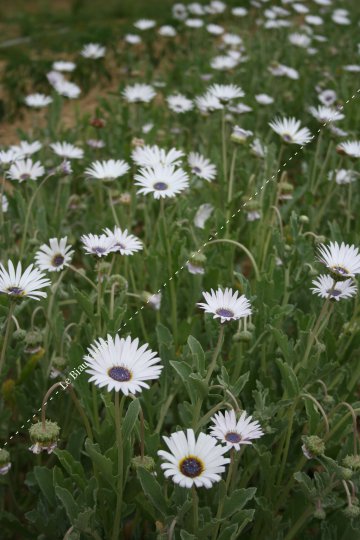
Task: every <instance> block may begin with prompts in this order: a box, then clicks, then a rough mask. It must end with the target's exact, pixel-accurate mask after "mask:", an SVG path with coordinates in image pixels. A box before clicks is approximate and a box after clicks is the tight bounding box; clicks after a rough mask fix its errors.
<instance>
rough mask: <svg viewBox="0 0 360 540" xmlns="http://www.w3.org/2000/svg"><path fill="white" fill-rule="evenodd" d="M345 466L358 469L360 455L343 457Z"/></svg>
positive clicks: (359, 466) (359, 467)
mask: <svg viewBox="0 0 360 540" xmlns="http://www.w3.org/2000/svg"><path fill="white" fill-rule="evenodd" d="M343 465H344V467H347V468H349V469H353V470H354V471H358V470H359V469H360V456H355V455H349V456H346V457H344V459H343Z"/></svg>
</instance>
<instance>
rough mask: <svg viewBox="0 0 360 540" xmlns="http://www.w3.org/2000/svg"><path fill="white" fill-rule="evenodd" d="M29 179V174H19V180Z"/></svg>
mask: <svg viewBox="0 0 360 540" xmlns="http://www.w3.org/2000/svg"><path fill="white" fill-rule="evenodd" d="M29 178H30V174H28V173H23V174H20V180H29Z"/></svg>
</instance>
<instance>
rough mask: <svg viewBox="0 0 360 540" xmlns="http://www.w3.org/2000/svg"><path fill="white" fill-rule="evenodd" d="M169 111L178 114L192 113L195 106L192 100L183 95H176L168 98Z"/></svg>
mask: <svg viewBox="0 0 360 540" xmlns="http://www.w3.org/2000/svg"><path fill="white" fill-rule="evenodd" d="M166 101H167V104H168V106H169V109H171V110H172V111H174V112H176V113H185V112H188V111H191V109H192V108H193V107H194V104H193V102H192V100H191V99H188V98H187V97H186V96H183V95H182V94H175V95H173V96H168V97H167V98H166Z"/></svg>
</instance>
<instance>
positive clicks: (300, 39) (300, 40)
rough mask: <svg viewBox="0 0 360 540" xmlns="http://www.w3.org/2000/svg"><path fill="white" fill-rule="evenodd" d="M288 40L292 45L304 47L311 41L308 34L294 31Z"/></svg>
mask: <svg viewBox="0 0 360 540" xmlns="http://www.w3.org/2000/svg"><path fill="white" fill-rule="evenodd" d="M289 41H290V43H291V44H292V45H296V46H297V47H303V48H305V49H306V48H307V47H308V46H309V45H310V43H311V38H309V36H307V35H306V34H298V33H297V32H294V33H293V34H290V35H289Z"/></svg>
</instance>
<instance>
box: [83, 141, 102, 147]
mask: <svg viewBox="0 0 360 540" xmlns="http://www.w3.org/2000/svg"><path fill="white" fill-rule="evenodd" d="M86 144H87V145H88V146H90V148H104V147H105V143H104V141H102V140H101V139H88V140H87V141H86Z"/></svg>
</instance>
